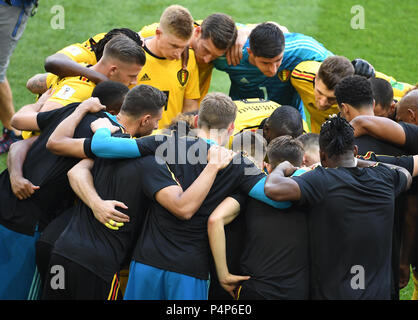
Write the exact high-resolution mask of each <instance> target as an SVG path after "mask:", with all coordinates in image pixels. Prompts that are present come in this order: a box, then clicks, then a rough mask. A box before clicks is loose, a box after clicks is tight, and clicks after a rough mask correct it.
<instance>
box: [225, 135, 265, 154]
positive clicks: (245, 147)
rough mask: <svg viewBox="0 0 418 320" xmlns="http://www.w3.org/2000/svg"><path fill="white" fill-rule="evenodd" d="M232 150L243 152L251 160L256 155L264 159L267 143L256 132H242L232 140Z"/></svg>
mask: <svg viewBox="0 0 418 320" xmlns="http://www.w3.org/2000/svg"><path fill="white" fill-rule="evenodd" d="M232 150H233V151H235V152H244V153H245V155H246V156H250V157H253V158H256V156H257V155H260V156H261V155H262V156H263V158H264V157H265V155H266V152H267V141H266V139H264V137H263V135H262V134H259V133H258V132H256V131H243V132H240V133H237V134H236V135H235V136H234V138H233V139H232Z"/></svg>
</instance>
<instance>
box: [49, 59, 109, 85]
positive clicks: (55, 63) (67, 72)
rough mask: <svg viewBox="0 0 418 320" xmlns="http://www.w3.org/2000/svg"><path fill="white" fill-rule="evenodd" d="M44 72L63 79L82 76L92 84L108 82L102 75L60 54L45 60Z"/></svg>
mask: <svg viewBox="0 0 418 320" xmlns="http://www.w3.org/2000/svg"><path fill="white" fill-rule="evenodd" d="M45 70H46V71H48V72H51V73H53V74H56V75H57V76H59V77H61V78H63V77H75V76H84V77H86V78H87V79H90V80H91V81H93V82H94V83H96V84H98V83H100V82H102V81H107V80H109V79H108V78H107V77H106V76H105V75H104V74H101V73H99V72H97V71H94V70H93V69H91V68H87V67H85V66H83V65H81V64H79V63H77V62H75V61H73V60H71V59H70V58H69V57H67V56H66V55H65V54H62V53H55V54H53V55H51V56H49V57H48V58H46V60H45Z"/></svg>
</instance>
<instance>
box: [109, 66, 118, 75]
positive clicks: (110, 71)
mask: <svg viewBox="0 0 418 320" xmlns="http://www.w3.org/2000/svg"><path fill="white" fill-rule="evenodd" d="M117 70H118V67H117V66H115V65H111V66H110V67H109V76H113V75H114V74H115V73H116V72H117Z"/></svg>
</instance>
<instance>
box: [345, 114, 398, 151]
mask: <svg viewBox="0 0 418 320" xmlns="http://www.w3.org/2000/svg"><path fill="white" fill-rule="evenodd" d="M350 124H351V125H352V126H353V128H354V136H355V137H360V136H362V135H366V134H367V135H370V136H372V137H374V138H376V139H379V140H384V141H388V142H390V143H393V144H396V145H400V146H403V145H404V144H405V141H406V136H405V131H404V130H403V128H402V126H401V125H400V124H398V123H396V122H395V121H393V120H391V119H388V118H384V117H374V116H358V117H355V118H354V119H353V120H351V122H350Z"/></svg>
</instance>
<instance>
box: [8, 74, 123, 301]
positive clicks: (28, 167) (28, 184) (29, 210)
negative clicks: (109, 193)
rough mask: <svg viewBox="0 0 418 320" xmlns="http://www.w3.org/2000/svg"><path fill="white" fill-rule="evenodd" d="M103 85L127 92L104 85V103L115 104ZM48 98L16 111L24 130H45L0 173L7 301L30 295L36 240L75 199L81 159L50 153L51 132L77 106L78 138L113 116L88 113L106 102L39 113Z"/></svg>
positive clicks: (22, 144)
mask: <svg viewBox="0 0 418 320" xmlns="http://www.w3.org/2000/svg"><path fill="white" fill-rule="evenodd" d="M103 86H104V87H106V88H107V90H109V89H111V90H112V91H113V93H114V96H118V97H122V99H123V97H124V96H125V94H126V93H127V91H128V88H127V87H126V86H124V85H122V84H120V83H114V82H112V83H111V84H109V83H103V84H101V85H100V86H97V87H96V88H95V91H94V92H93V94H94V96H96V97H98V98H99V99H101V100H102V101H103V103H109V104H111V101H110V100H109V99H106V97H107V94H106V95H103V94H100V93H103V91H101V90H102V87H103ZM107 90H106V91H107ZM46 96H48V95H46ZM96 99H97V98H96ZM122 99H116V100H119V105H117V103H116V104H115V105H110V107H111V108H113V109H115V108H116V109H120V101H121V100H122ZM44 100H45V97H43V98H41V99H40V100H39V101H38V103H36V104H34V105H31V106H28V107H25V109H24V110H21V112H19V113H18V114H16V117H18V120H19V117H20V120H19V123H20V125H22V126H24V127H20V128H21V129H32V130H41V131H42V134H41V135H40V136H38V137H32V138H31V139H30V140H31V141H25V140H23V141H19V142H17V143H15V144H14V145H13V147H12V148H11V150H10V153H9V159H8V164H9V169H6V170H4V171H3V173H2V174H1V175H0V185H1V190H2V192H1V193H0V228H1V232H0V237H1V238H2V240H1V241H0V243H1V244H2V245H0V248H1V249H0V256H1V257H2V258H5V257H9V260H8V262H7V263H4V264H2V267H1V268H2V269H1V270H2V275H3V277H2V281H0V282H1V285H0V298H2V299H26V298H27V296H28V292H29V287H30V285H31V281H32V277H33V274H34V272H35V241H36V240H37V239H38V238H39V235H40V233H41V232H42V231H43V230H44V228H45V227H46V226H47V225H48V223H49V222H51V221H52V220H53V219H54V218H55V217H56V216H58V215H59V214H60V213H61V212H62V211H63V210H65V209H66V208H68V207H69V206H71V205H72V203H73V201H74V194H73V193H72V192H71V190H70V187H69V184H68V181H67V177H66V173H67V171H68V170H69V169H70V168H71V167H72V166H73V165H74V164H75V163H77V161H78V160H77V159H75V158H65V157H61V156H56V155H54V154H51V153H50V152H49V151H48V150H47V149H46V147H45V146H46V144H47V141H48V138H49V136H50V134H51V133H52V132H53V131H54V130H55V128H56V126H57V125H58V123H59V122H60V121H62V120H63V119H65V118H66V117H67V116H69V115H70V114H71V113H72V112H73V111H74V110H75V109H77V108H80V109H81V110H83V111H82V112H83V113H84V114H87V115H86V117H85V118H84V119H83V121H82V122H81V123H80V124H79V125H78V126H77V128H76V130H75V131H74V133H75V135H76V136H78V137H89V136H91V135H92V134H93V133H92V131H91V129H90V124H91V123H92V122H93V121H94V120H96V119H98V118H100V117H108V116H107V115H106V113H105V112H104V111H100V112H98V113H94V114H91V113H88V112H90V111H91V112H97V111H99V110H101V109H103V106H101V107H100V108H97V107H96V106H91V105H90V106H89V105H88V104H87V105H84V106H79V103H76V104H73V105H69V106H67V107H66V108H62V109H58V110H53V111H49V112H43V113H39V114H38V113H37V112H36V109H37V108H40V107H41V106H42V103H43V101H44ZM112 100H113V98H112ZM22 149H23V150H22ZM22 151H23V152H22ZM6 239H7V240H6ZM13 275H16V277H14V276H13ZM17 279H18V280H17ZM11 281H12V282H11Z"/></svg>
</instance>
